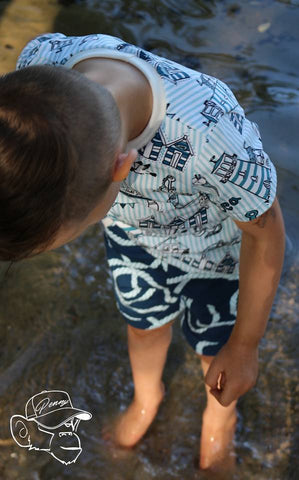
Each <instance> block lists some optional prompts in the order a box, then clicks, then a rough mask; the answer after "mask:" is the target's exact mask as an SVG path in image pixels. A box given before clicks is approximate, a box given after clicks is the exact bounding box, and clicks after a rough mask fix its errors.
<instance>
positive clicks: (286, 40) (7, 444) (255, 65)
mask: <svg viewBox="0 0 299 480" xmlns="http://www.w3.org/2000/svg"><path fill="white" fill-rule="evenodd" d="M298 25H299V1H298V0H289V1H287V0H285V1H283V0H281V1H275V0H255V1H250V0H249V1H244V0H242V1H235V2H233V1H230V0H222V1H220V0H219V1H217V0H213V1H204V0H185V1H184V2H181V3H179V2H177V1H175V0H163V1H154V0H152V1H147V0H131V1H125V0H114V1H112V0H101V1H92V0H90V1H79V0H78V1H67V0H64V1H60V2H59V1H56V0H41V1H38V0H27V1H25V0H12V1H10V2H9V1H0V69H1V70H0V73H2V74H3V73H5V72H7V71H10V70H13V69H14V65H15V61H16V58H17V55H18V53H19V52H20V50H21V48H22V47H23V45H24V44H25V43H26V42H27V41H28V40H29V39H30V38H32V37H34V36H35V35H37V34H39V33H43V32H46V31H60V32H63V33H65V34H69V35H83V34H88V33H95V32H96V33H99V32H101V33H107V34H112V35H115V36H118V37H121V38H123V39H124V40H126V41H128V42H131V43H135V44H138V45H139V46H142V47H143V48H145V49H147V50H150V51H152V52H154V53H157V54H159V55H162V56H166V57H169V58H171V59H173V60H175V61H178V62H180V63H183V64H185V65H187V66H188V67H191V68H194V69H198V70H200V71H203V72H205V73H208V74H211V75H214V76H216V77H218V78H220V79H222V80H223V81H225V82H227V83H228V84H229V85H230V86H231V88H232V89H233V91H234V92H235V94H236V95H237V97H238V99H239V101H240V102H241V104H242V105H243V106H244V107H245V110H246V112H247V114H248V117H249V118H250V119H252V120H254V121H256V122H257V123H258V124H259V126H260V130H261V133H262V138H263V143H264V147H265V150H266V151H267V152H268V153H269V155H270V156H271V158H272V160H273V162H274V163H275V165H276V166H277V170H278V181H279V187H278V196H279V199H280V203H281V206H282V210H283V214H284V218H285V223H286V230H287V250H286V259H285V266H284V272H283V275H282V278H281V282H280V286H279V289H278V292H277V296H276V299H275V303H274V306H273V309H272V313H271V318H270V321H269V325H268V329H267V332H266V335H265V337H264V338H263V340H262V342H261V347H260V374H259V379H258V382H257V384H256V386H255V387H254V388H253V389H252V390H251V391H250V392H249V393H248V394H247V395H245V396H244V397H243V398H242V399H241V400H240V402H239V424H238V431H237V438H236V451H237V455H238V467H237V471H236V475H235V478H236V479H240V480H243V479H244V480H247V479H252V478H257V479H258V480H266V479H267V480H289V479H297V478H298V475H299V462H298V451H299V448H298V447H299V434H298V424H299V415H298V397H299V395H298V393H299V388H298V363H299V362H298V343H299V327H298V312H299V308H298V305H299V298H298V297H299V296H298V287H297V285H298V281H299V255H298V245H299V233H298V232H299V228H298V226H299V222H298V214H299V196H298V190H299V181H298V180H299V160H298V146H299V145H298V123H299V80H298V77H299V55H298V46H299V43H298V40H299V28H298ZM6 269H7V265H5V264H2V265H1V279H0V280H1V288H0V332H1V333H0V479H1V480H2V479H3V480H15V479H16V480H38V479H40V480H52V479H53V480H54V479H55V480H66V479H69V478H72V479H78V480H79V479H80V480H81V479H82V480H83V479H84V480H98V479H108V480H150V479H159V480H170V479H175V478H178V479H181V480H191V479H192V480H193V479H194V480H197V479H199V480H200V479H202V480H204V479H208V478H215V477H209V476H207V475H204V474H203V473H199V472H198V471H197V468H196V462H197V456H198V439H199V435H200V429H201V426H200V417H201V414H202V411H203V408H204V402H205V394H204V385H203V381H202V374H201V370H200V365H199V362H198V360H197V359H196V358H195V356H194V354H193V352H192V351H191V349H190V348H189V347H188V346H187V345H186V344H185V342H184V340H183V338H182V337H181V335H180V331H179V328H178V326H176V328H175V331H174V338H173V342H172V345H171V347H170V351H169V355H168V361H167V365H166V369H165V375H164V380H165V384H166V399H165V401H164V402H163V404H162V406H161V408H160V411H159V413H158V416H157V418H156V420H155V422H154V424H153V425H152V427H151V428H150V430H149V432H148V433H147V435H146V437H145V438H144V440H143V441H142V442H141V443H140V444H139V445H138V446H137V447H136V448H135V449H133V450H132V451H128V452H120V451H115V450H114V451H111V450H110V449H109V448H107V444H106V443H105V442H104V440H103V438H102V434H101V432H102V429H103V427H104V426H105V425H106V424H107V423H109V422H110V421H111V419H113V418H114V417H115V416H116V415H117V414H118V413H119V411H122V410H124V409H125V408H126V406H127V405H128V404H129V402H130V399H131V397H132V392H133V386H132V381H131V374H130V368H129V361H128V354H127V349H126V329H125V325H124V323H123V321H122V319H121V317H120V315H119V313H118V311H117V309H116V307H115V303H114V298H113V292H112V287H111V280H110V278H109V272H108V268H107V265H106V262H105V254H104V246H103V239H102V234H101V226H100V225H96V226H94V227H91V228H90V229H89V230H88V231H87V232H86V233H85V234H84V235H83V236H81V237H80V238H79V239H77V240H76V241H74V242H72V243H71V244H69V245H68V246H66V247H63V248H61V249H59V250H58V251H56V252H52V253H48V254H43V255H41V256H39V257H36V258H34V259H32V260H28V261H24V262H21V263H19V264H16V265H14V266H13V267H12V269H11V270H10V271H9V272H8V274H7V275H6V276H4V274H5V271H6ZM44 389H47V390H49V389H56V390H64V391H66V392H68V393H69V394H70V396H71V399H72V402H73V405H74V406H75V407H76V408H81V409H83V410H87V411H88V412H91V413H92V415H93V417H92V419H91V420H90V421H85V422H84V421H81V423H80V425H79V428H78V435H79V437H80V439H81V446H82V453H81V455H80V456H79V458H78V460H77V462H76V463H75V464H72V465H68V466H65V465H63V464H62V463H60V462H58V461H56V460H55V459H54V458H53V457H51V456H50V455H48V454H47V453H45V452H37V451H34V450H32V451H28V450H27V449H25V448H21V447H19V446H18V445H16V443H14V441H13V440H12V437H11V435H10V429H9V419H10V417H11V416H12V415H15V414H21V415H24V406H25V404H26V402H27V400H28V399H29V398H30V397H31V396H33V395H35V394H37V393H38V392H40V391H42V390H44ZM296 427H297V430H296ZM217 478H218V477H217ZM219 478H220V477H219Z"/></svg>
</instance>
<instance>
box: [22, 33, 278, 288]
mask: <svg viewBox="0 0 299 480" xmlns="http://www.w3.org/2000/svg"><path fill="white" fill-rule="evenodd" d="M93 57H106V58H118V59H119V60H123V61H126V62H128V63H131V64H133V65H134V66H135V67H137V68H139V69H140V70H141V72H142V73H143V74H144V75H145V76H146V78H147V80H148V81H149V83H150V86H151V89H152V93H153V112H152V116H151V119H150V121H149V124H148V125H147V127H146V128H145V130H144V131H143V132H142V133H141V135H140V136H139V137H137V138H136V139H133V140H131V141H130V142H129V144H128V146H127V151H128V150H129V148H136V149H137V150H138V158H137V159H136V161H135V163H134V164H133V165H132V168H131V171H130V173H129V175H128V177H127V178H126V180H125V181H124V182H123V183H122V185H121V189H120V192H119V194H118V196H117V198H116V200H115V202H114V204H113V206H112V207H111V209H110V210H109V212H108V214H107V217H106V218H105V219H104V221H103V223H104V226H105V227H106V228H107V229H109V225H118V226H120V227H121V228H122V229H124V230H125V231H126V233H127V235H128V237H129V238H130V242H133V243H135V244H136V245H138V246H141V247H143V248H145V249H146V250H147V251H148V252H149V253H151V254H152V255H153V256H156V257H157V256H159V257H162V259H165V261H166V262H168V263H170V264H171V265H174V266H177V267H179V268H180V269H182V270H183V271H188V272H190V271H192V272H194V274H195V275H196V276H198V277H199V278H220V277H224V278H227V279H236V278H237V277H238V261H239V252H240V243H241V231H240V230H239V229H238V228H237V226H236V224H235V223H234V220H239V221H241V222H246V221H250V220H253V219H255V218H256V217H258V216H260V215H261V214H263V213H264V212H265V211H266V210H267V209H269V207H270V206H271V204H272V202H273V200H274V198H275V193H276V172H275V168H274V166H273V164H272V163H271V161H270V159H269V157H268V155H267V154H266V153H265V152H264V150H263V145H262V142H261V138H260V133H259V130H258V127H257V125H256V124H255V123H253V122H251V121H250V120H248V119H247V118H246V117H245V114H244V111H243V109H242V107H241V106H240V105H239V103H238V101H237V100H236V98H235V96H234V94H233V93H232V91H231V90H230V89H229V87H228V86H227V85H226V84H225V83H223V82H222V81H220V80H218V79H216V78H214V77H211V76H209V75H206V74H204V73H201V72H198V71H196V70H193V69H190V68H187V67H185V66H183V65H180V64H178V63H176V62H174V61H171V60H168V59H166V58H163V57H161V56H158V55H155V54H153V53H151V52H148V51H146V50H144V49H142V48H139V47H137V46H135V45H132V44H129V43H127V42H124V41H123V40H122V39H120V38H117V37H113V36H110V35H102V34H98V35H96V34H95V35H87V36H84V37H66V36H65V35H63V34H61V33H55V34H51V33H49V34H45V35H42V36H39V37H37V38H35V39H34V40H32V41H31V42H29V44H28V45H27V46H26V47H25V48H24V50H23V51H22V53H21V55H20V57H19V59H18V63H17V69H20V68H24V67H27V66H29V65H40V64H48V65H53V66H64V67H66V68H72V67H73V66H74V65H75V64H76V63H78V62H79V61H82V60H83V59H86V58H93ZM132 108H134V106H133V105H132ZM94 128H96V125H95V126H94ZM115 240H116V239H115ZM119 241H120V242H121V241H124V240H121V239H119Z"/></svg>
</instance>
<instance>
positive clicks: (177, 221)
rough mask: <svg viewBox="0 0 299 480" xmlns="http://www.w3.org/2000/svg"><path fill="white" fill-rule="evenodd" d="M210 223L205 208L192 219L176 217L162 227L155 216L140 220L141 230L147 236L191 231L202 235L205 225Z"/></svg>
mask: <svg viewBox="0 0 299 480" xmlns="http://www.w3.org/2000/svg"><path fill="white" fill-rule="evenodd" d="M207 223H208V216H207V209H206V208H205V207H203V208H201V209H200V210H198V211H197V212H196V213H195V214H194V215H192V217H190V218H184V217H175V218H174V219H173V220H172V221H171V222H170V223H168V224H167V225H161V224H160V223H158V222H157V221H156V220H155V217H154V216H153V215H150V216H149V217H146V218H143V219H140V220H139V228H142V229H146V230H147V232H146V234H147V235H155V231H159V230H160V231H161V230H162V232H163V235H165V234H166V235H174V234H176V233H185V232H187V231H188V229H191V230H192V232H193V234H194V235H202V234H203V233H204V232H205V229H204V225H206V224H207Z"/></svg>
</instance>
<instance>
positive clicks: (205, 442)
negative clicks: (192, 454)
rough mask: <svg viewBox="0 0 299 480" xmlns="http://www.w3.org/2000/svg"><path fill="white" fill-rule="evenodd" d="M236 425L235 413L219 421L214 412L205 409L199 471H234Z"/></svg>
mask: <svg viewBox="0 0 299 480" xmlns="http://www.w3.org/2000/svg"><path fill="white" fill-rule="evenodd" d="M236 423H237V413H236V411H233V412H232V413H230V416H228V417H227V416H226V417H225V418H221V419H219V418H217V416H215V414H214V412H209V411H208V410H207V409H206V410H205V411H204V414H203V423H202V431H201V441H200V461H199V467H200V468H201V469H208V470H209V471H213V472H220V471H221V472H222V473H225V472H227V473H229V472H232V471H233V470H234V468H235V464H236V456H235V451H234V434H235V430H236Z"/></svg>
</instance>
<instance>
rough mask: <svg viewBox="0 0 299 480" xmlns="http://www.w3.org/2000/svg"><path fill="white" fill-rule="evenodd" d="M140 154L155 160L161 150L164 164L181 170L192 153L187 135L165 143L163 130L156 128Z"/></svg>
mask: <svg viewBox="0 0 299 480" xmlns="http://www.w3.org/2000/svg"><path fill="white" fill-rule="evenodd" d="M139 152H140V153H141V155H142V156H143V157H145V158H148V159H149V160H152V161H157V160H158V158H159V156H160V154H161V152H163V154H162V158H161V161H162V163H163V164H164V165H168V166H169V167H172V168H175V169H176V170H179V171H183V170H184V168H185V166H186V163H187V162H188V160H189V158H190V157H192V156H193V155H194V151H193V148H192V145H191V143H190V141H189V139H188V135H184V136H183V137H181V138H178V139H176V140H174V141H173V142H169V143H167V141H166V139H165V137H164V135H163V132H162V131H161V130H158V132H157V133H156V135H155V136H154V137H153V138H152V140H151V141H150V142H149V143H148V144H147V145H146V146H145V147H143V148H142V149H141V150H139Z"/></svg>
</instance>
